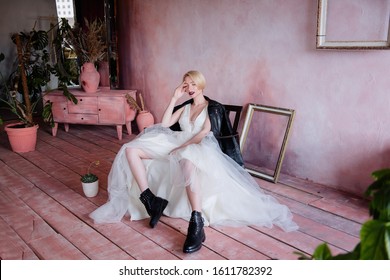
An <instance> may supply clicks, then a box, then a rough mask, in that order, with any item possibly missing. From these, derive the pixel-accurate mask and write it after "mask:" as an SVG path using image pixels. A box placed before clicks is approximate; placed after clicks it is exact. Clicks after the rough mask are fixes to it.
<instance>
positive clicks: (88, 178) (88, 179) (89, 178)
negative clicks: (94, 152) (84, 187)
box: [80, 160, 100, 183]
mask: <svg viewBox="0 0 390 280" xmlns="http://www.w3.org/2000/svg"><path fill="white" fill-rule="evenodd" d="M99 164H100V161H98V160H96V161H93V162H91V163H90V164H89V166H88V170H87V173H86V174H84V175H82V176H81V179H80V180H81V182H83V183H93V182H95V181H97V180H98V176H97V175H95V174H93V173H91V172H90V169H91V167H92V165H94V166H99Z"/></svg>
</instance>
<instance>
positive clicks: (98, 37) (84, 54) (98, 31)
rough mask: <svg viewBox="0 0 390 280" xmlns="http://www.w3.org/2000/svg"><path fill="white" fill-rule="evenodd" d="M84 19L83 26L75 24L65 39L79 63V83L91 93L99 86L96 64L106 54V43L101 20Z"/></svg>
mask: <svg viewBox="0 0 390 280" xmlns="http://www.w3.org/2000/svg"><path fill="white" fill-rule="evenodd" d="M84 21H85V26H84V27H81V26H80V25H76V26H75V27H74V28H73V29H72V31H71V32H69V33H68V38H67V39H68V41H69V43H70V45H71V47H72V48H73V49H74V51H75V53H76V55H77V58H78V59H79V63H80V65H81V71H80V85H81V87H82V88H83V89H84V91H86V92H91V93H92V92H96V91H97V88H98V87H99V82H100V74H99V72H98V71H97V70H96V65H97V63H98V62H100V61H101V60H103V59H104V58H105V57H106V56H107V55H106V50H107V43H106V37H105V35H104V33H105V25H104V23H103V22H102V21H101V20H99V19H95V20H93V21H91V22H90V21H88V20H87V19H84Z"/></svg>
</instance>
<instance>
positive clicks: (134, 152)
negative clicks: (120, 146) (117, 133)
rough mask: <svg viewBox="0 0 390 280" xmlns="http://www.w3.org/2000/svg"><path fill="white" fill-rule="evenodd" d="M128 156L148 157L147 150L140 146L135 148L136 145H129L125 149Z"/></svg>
mask: <svg viewBox="0 0 390 280" xmlns="http://www.w3.org/2000/svg"><path fill="white" fill-rule="evenodd" d="M125 153H126V156H127V158H134V157H138V158H141V159H143V158H148V157H147V155H146V154H145V152H144V151H143V150H142V149H140V148H134V147H127V148H126V150H125Z"/></svg>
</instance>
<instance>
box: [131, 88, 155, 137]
mask: <svg viewBox="0 0 390 280" xmlns="http://www.w3.org/2000/svg"><path fill="white" fill-rule="evenodd" d="M138 98H139V100H140V103H141V105H138V103H137V101H136V100H135V99H134V98H133V97H132V96H130V95H129V94H126V99H127V103H128V104H129V105H130V107H132V108H133V109H134V110H136V111H137V117H136V122H137V126H138V130H139V132H143V131H144V129H145V128H147V127H149V126H151V125H153V124H154V117H153V115H152V113H150V112H149V111H148V110H146V109H145V102H144V98H143V97H142V93H138Z"/></svg>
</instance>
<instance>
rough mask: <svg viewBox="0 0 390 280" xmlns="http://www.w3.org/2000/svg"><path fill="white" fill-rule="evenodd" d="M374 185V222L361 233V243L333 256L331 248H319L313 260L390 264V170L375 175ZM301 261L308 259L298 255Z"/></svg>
mask: <svg viewBox="0 0 390 280" xmlns="http://www.w3.org/2000/svg"><path fill="white" fill-rule="evenodd" d="M372 176H373V178H374V179H375V181H374V182H373V183H372V184H371V185H370V186H369V187H368V188H367V190H366V192H365V196H367V197H369V198H370V199H371V200H370V205H369V211H370V215H371V216H372V219H371V220H368V221H366V222H365V223H364V224H363V225H362V228H361V230H360V242H359V244H358V245H356V247H355V248H354V250H353V251H351V252H348V253H346V254H339V255H336V256H332V254H331V251H330V249H329V246H328V245H327V244H326V243H324V244H321V245H319V246H318V247H317V248H316V249H315V251H314V253H313V256H312V257H311V258H312V259H315V260H389V259H390V169H382V170H378V171H375V172H373V173H372ZM297 254H299V255H300V256H301V257H300V259H309V258H308V257H307V256H305V255H303V254H301V253H297Z"/></svg>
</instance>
